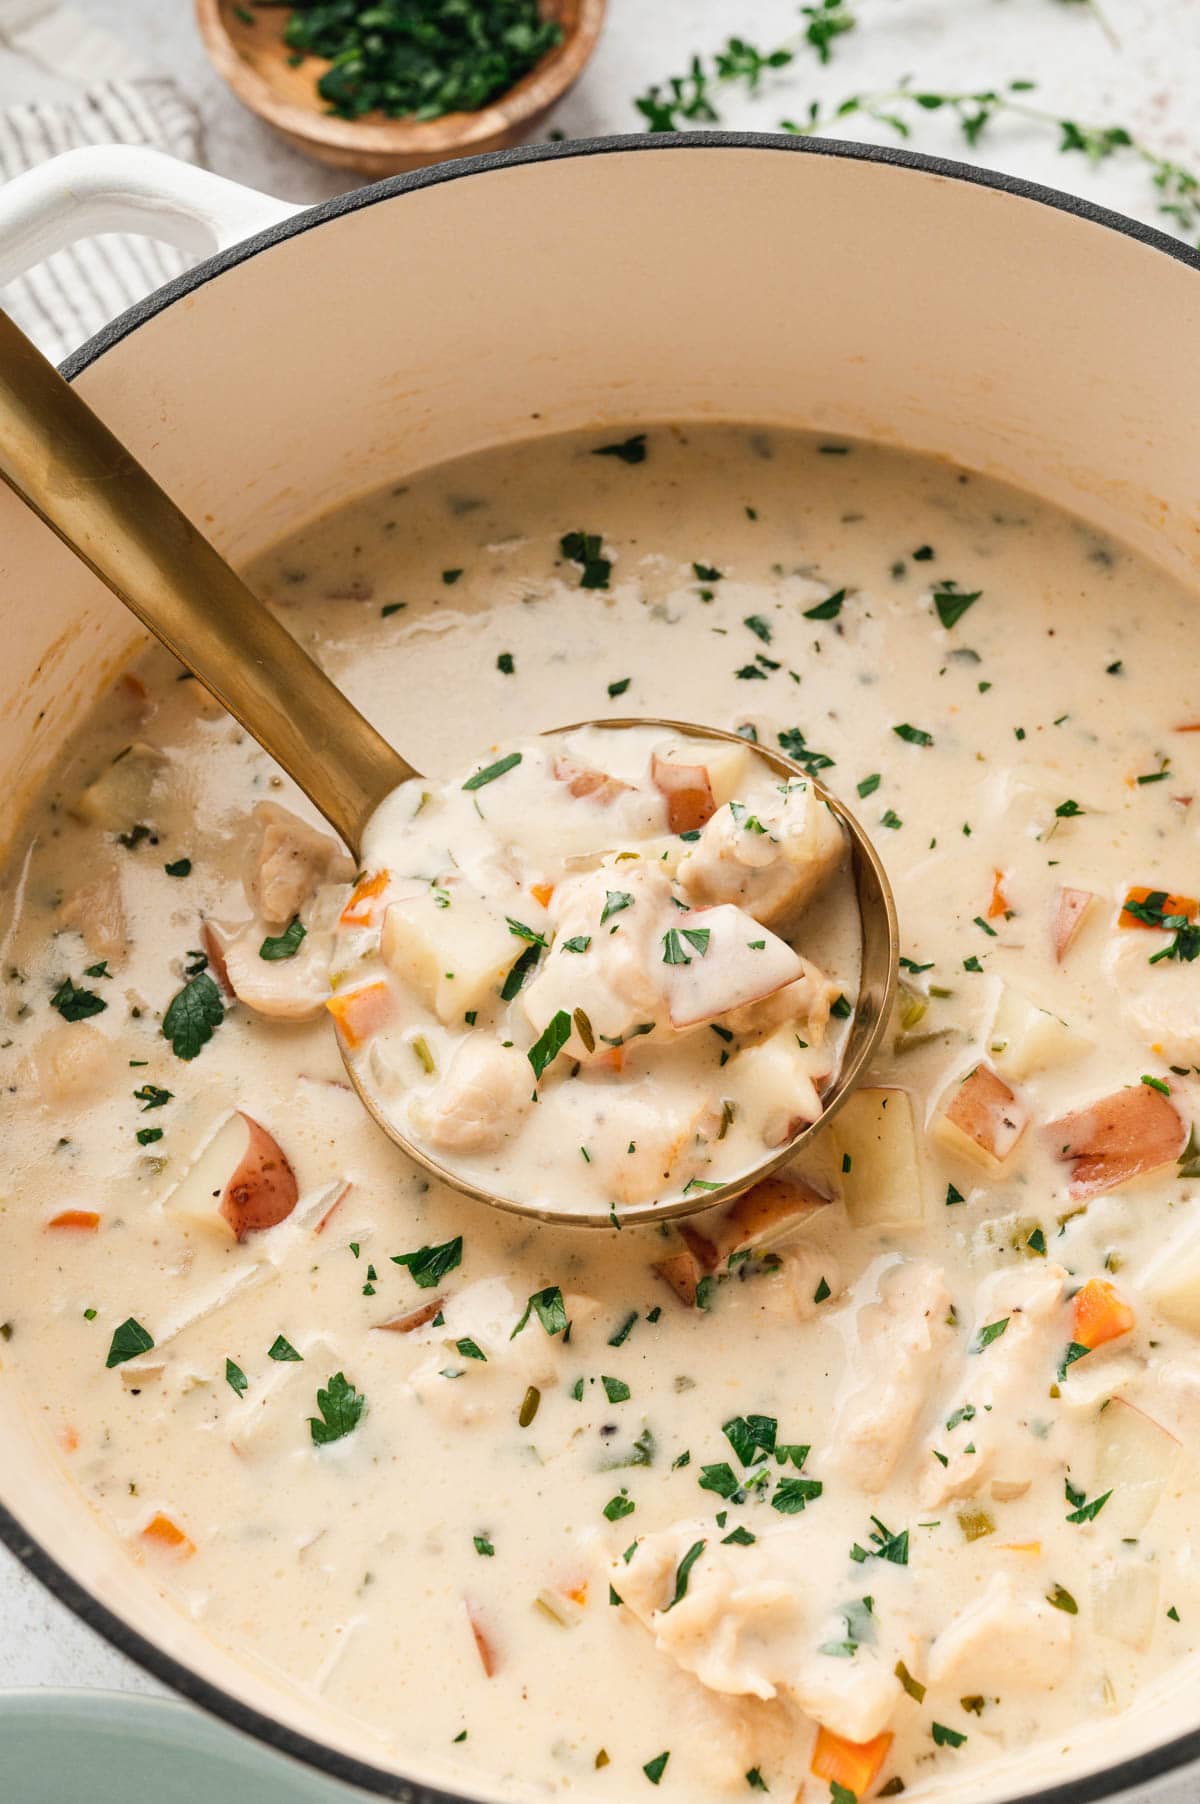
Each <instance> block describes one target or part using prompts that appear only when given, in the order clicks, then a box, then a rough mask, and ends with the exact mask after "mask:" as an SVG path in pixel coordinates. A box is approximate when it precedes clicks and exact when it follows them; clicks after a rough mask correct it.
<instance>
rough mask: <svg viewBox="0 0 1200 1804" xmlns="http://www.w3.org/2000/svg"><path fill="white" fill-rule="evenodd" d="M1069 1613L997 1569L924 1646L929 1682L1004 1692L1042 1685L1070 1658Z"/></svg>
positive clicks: (1061, 1672) (1058, 1675)
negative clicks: (927, 1647) (979, 1593)
mask: <svg viewBox="0 0 1200 1804" xmlns="http://www.w3.org/2000/svg"><path fill="white" fill-rule="evenodd" d="M1071 1643H1072V1630H1071V1618H1070V1616H1069V1615H1068V1614H1067V1613H1066V1612H1065V1611H1063V1610H1059V1609H1056V1608H1055V1607H1054V1605H1053V1604H1051V1603H1049V1602H1048V1601H1047V1600H1046V1599H1045V1598H1044V1597H1042V1596H1041V1595H1039V1593H1038V1592H1036V1591H1033V1590H1031V1589H1025V1588H1024V1587H1022V1586H1020V1585H1019V1584H1018V1583H1017V1581H1016V1580H1015V1579H1014V1578H1013V1577H1012V1575H1011V1574H1009V1573H997V1574H996V1575H995V1576H994V1577H993V1579H992V1580H991V1582H990V1584H989V1585H988V1587H987V1589H986V1591H984V1593H983V1594H982V1596H980V1597H977V1598H976V1599H975V1600H974V1602H972V1603H969V1604H968V1605H967V1606H966V1608H965V1609H963V1610H962V1611H961V1612H960V1614H959V1615H958V1616H956V1617H955V1618H954V1620H953V1621H952V1622H951V1623H950V1625H949V1627H948V1628H944V1629H943V1630H942V1631H941V1633H940V1634H939V1635H938V1636H937V1637H936V1639H935V1640H934V1643H933V1646H932V1647H931V1648H930V1650H929V1663H928V1669H927V1670H928V1676H929V1681H930V1683H931V1684H933V1685H945V1686H946V1687H947V1688H949V1687H951V1686H952V1687H953V1688H954V1691H955V1692H956V1693H957V1692H959V1691H960V1690H961V1691H966V1690H967V1689H968V1688H971V1687H976V1686H978V1687H982V1688H983V1689H984V1690H987V1691H991V1690H992V1689H993V1688H994V1689H995V1690H996V1691H1000V1692H1002V1693H1004V1694H1005V1695H1006V1696H1007V1694H1008V1693H1009V1692H1010V1691H1012V1690H1023V1689H1025V1688H1026V1687H1028V1688H1030V1689H1034V1690H1039V1691H1040V1690H1045V1689H1047V1688H1048V1687H1050V1686H1053V1685H1056V1684H1058V1683H1059V1682H1060V1681H1061V1680H1062V1679H1063V1678H1064V1677H1065V1675H1066V1673H1067V1671H1068V1669H1069V1667H1070V1663H1071Z"/></svg>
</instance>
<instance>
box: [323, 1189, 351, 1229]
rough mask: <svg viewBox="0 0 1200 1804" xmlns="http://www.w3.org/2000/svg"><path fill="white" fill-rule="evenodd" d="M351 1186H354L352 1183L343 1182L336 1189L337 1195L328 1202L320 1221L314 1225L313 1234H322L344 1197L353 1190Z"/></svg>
mask: <svg viewBox="0 0 1200 1804" xmlns="http://www.w3.org/2000/svg"><path fill="white" fill-rule="evenodd" d="M353 1188H354V1186H353V1184H343V1185H342V1187H341V1189H340V1190H339V1191H338V1193H337V1195H336V1196H335V1197H334V1199H333V1201H332V1202H331V1203H330V1205H329V1207H328V1209H326V1211H325V1213H324V1215H323V1216H322V1217H321V1219H320V1221H319V1222H318V1223H317V1225H316V1227H315V1228H314V1229H313V1233H314V1234H323V1233H324V1232H325V1230H326V1228H327V1227H328V1226H329V1224H330V1222H331V1221H332V1220H333V1218H334V1216H335V1215H336V1214H337V1212H338V1210H339V1209H340V1208H341V1206H342V1204H343V1203H344V1202H345V1200H346V1198H347V1197H348V1196H349V1194H350V1192H351V1191H352V1190H353Z"/></svg>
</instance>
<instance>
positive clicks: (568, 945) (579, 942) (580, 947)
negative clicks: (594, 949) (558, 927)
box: [561, 933, 592, 952]
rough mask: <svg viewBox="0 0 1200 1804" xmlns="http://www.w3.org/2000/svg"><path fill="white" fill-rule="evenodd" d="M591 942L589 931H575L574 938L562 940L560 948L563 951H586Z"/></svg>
mask: <svg viewBox="0 0 1200 1804" xmlns="http://www.w3.org/2000/svg"><path fill="white" fill-rule="evenodd" d="M591 943H592V936H591V934H590V933H577V934H576V935H575V937H574V939H570V940H564V941H563V943H562V947H561V950H562V951H563V952H586V951H587V949H588V947H589V946H590V945H591Z"/></svg>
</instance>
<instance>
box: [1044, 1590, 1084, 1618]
mask: <svg viewBox="0 0 1200 1804" xmlns="http://www.w3.org/2000/svg"><path fill="white" fill-rule="evenodd" d="M1046 1602H1047V1603H1048V1604H1053V1605H1054V1608H1055V1609H1056V1610H1065V1611H1066V1613H1067V1615H1068V1616H1078V1614H1079V1605H1078V1604H1077V1603H1076V1602H1075V1599H1074V1598H1073V1597H1072V1596H1071V1593H1070V1592H1069V1591H1067V1590H1065V1589H1064V1587H1063V1586H1062V1585H1051V1587H1050V1589H1049V1591H1047V1593H1046Z"/></svg>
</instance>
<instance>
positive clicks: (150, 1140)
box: [134, 1128, 163, 1146]
mask: <svg viewBox="0 0 1200 1804" xmlns="http://www.w3.org/2000/svg"><path fill="white" fill-rule="evenodd" d="M162 1137H163V1131H162V1129H161V1128H139V1129H138V1131H137V1133H136V1135H135V1136H134V1138H135V1139H136V1140H137V1143H138V1145H139V1146H153V1144H154V1142H155V1141H156V1140H161V1139H162Z"/></svg>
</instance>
